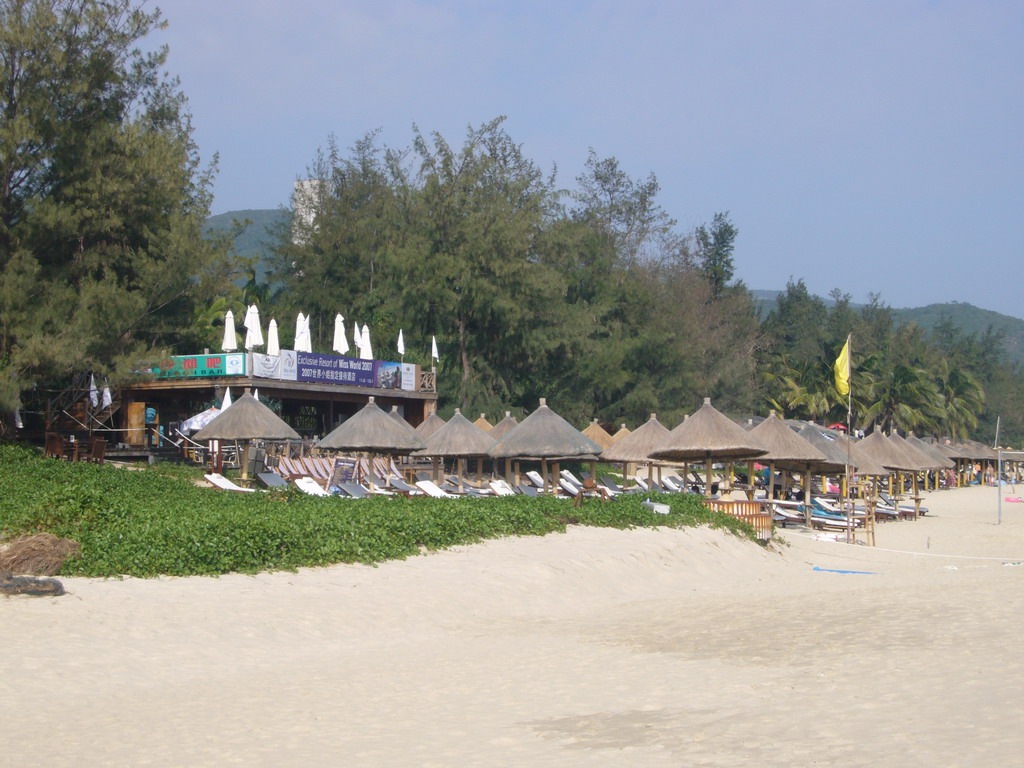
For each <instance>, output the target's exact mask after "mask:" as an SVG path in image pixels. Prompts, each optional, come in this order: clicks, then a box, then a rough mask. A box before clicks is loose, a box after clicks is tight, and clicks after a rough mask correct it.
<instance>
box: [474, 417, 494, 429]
mask: <svg viewBox="0 0 1024 768" xmlns="http://www.w3.org/2000/svg"><path fill="white" fill-rule="evenodd" d="M473 423H474V424H475V425H476V426H477V427H479V428H480V429H482V430H483V431H484V432H490V431H491V422H489V421H488V420H487V414H486V413H481V414H480V418H479V419H477V420H476V421H474V422H473Z"/></svg>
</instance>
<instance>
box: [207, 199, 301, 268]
mask: <svg viewBox="0 0 1024 768" xmlns="http://www.w3.org/2000/svg"><path fill="white" fill-rule="evenodd" d="M290 216H291V214H290V213H289V212H288V211H285V210H280V209H251V210H247V211H228V212H227V213H221V214H219V215H217V216H211V217H210V218H208V219H207V220H206V229H207V231H208V232H212V233H214V234H218V235H219V234H224V233H226V232H230V231H231V228H232V227H233V226H234V223H235V222H236V221H239V222H241V221H246V220H248V221H249V222H250V223H249V224H248V226H246V228H245V229H244V230H242V233H241V234H240V235H239V236H238V237H236V238H235V250H236V252H237V253H238V254H239V255H240V256H244V257H246V258H251V257H253V256H259V257H264V258H265V257H266V256H267V255H268V253H269V252H270V246H271V244H272V243H274V242H275V241H276V240H277V233H278V232H279V231H280V228H281V227H282V226H284V225H287V223H288V221H289V218H290Z"/></svg>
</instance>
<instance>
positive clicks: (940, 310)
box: [750, 290, 1024, 365]
mask: <svg viewBox="0 0 1024 768" xmlns="http://www.w3.org/2000/svg"><path fill="white" fill-rule="evenodd" d="M750 293H751V294H752V295H753V297H754V303H755V305H756V306H757V310H758V314H759V315H760V317H761V318H762V319H764V318H765V317H767V316H768V313H769V312H770V311H771V310H772V309H774V308H775V306H776V300H777V298H778V296H779V295H780V294H781V293H782V291H764V290H758V291H751V292H750ZM818 298H821V300H822V301H824V302H825V304H826V305H827V306H832V304H834V302H833V301H832V299H830V298H822V297H820V296H819V297H818ZM850 306H851V307H853V308H854V309H859V308H860V307H861V306H863V305H859V304H852V303H851V304H850ZM892 312H893V315H894V317H895V318H896V322H898V323H902V324H907V323H916V324H917V325H919V326H920V327H922V328H924V329H925V330H931V329H933V328H934V327H935V326H936V325H938V324H939V323H940V322H941V321H942V319H943V318H944V317H948V318H949V320H950V322H952V323H953V325H954V326H955V327H957V328H959V329H960V330H961V331H962V332H963V333H964V334H966V335H971V334H974V335H976V336H981V335H982V334H984V333H985V331H986V330H988V329H989V328H991V329H992V330H993V331H1002V332H1003V333H1005V334H1006V336H1005V348H1006V354H1007V357H1008V358H1009V360H1011V361H1012V362H1015V363H1019V364H1021V365H1024V320H1022V319H1020V318H1018V317H1011V316H1009V315H1004V314H1001V313H999V312H993V311H992V310H990V309H981V308H980V307H976V306H974V305H973V304H967V303H964V302H959V301H951V302H949V303H946V304H929V305H928V306H926V307H909V308H902V309H897V308H893V310H892Z"/></svg>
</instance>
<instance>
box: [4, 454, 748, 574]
mask: <svg viewBox="0 0 1024 768" xmlns="http://www.w3.org/2000/svg"><path fill="white" fill-rule="evenodd" d="M0 467H2V471H3V474H2V483H3V490H2V493H0V537H9V536H13V535H18V534H21V533H29V532H34V531H49V532H51V533H54V534H56V535H57V536H61V537H65V538H69V539H73V540H75V541H78V542H79V543H81V545H82V557H80V558H77V559H75V560H71V561H68V562H66V563H65V564H64V567H63V569H62V571H61V573H62V574H63V575H66V576H71V575H75V576H117V575H131V576H157V575H161V574H166V575H176V576H189V575H197V574H205V575H215V574H222V573H231V572H241V573H256V572H259V571H265V570H281V569H286V570H293V569H295V568H299V567H303V566H318V565H329V564H332V563H342V562H345V563H357V562H358V563H378V562H382V561H384V560H393V559H401V558H405V557H409V556H410V555H414V554H417V553H418V552H419V551H420V550H421V548H426V549H431V550H434V549H443V548H446V547H451V546H454V545H457V544H469V543H473V542H477V541H481V540H483V539H487V538H494V537H498V536H511V535H516V536H525V535H543V534H546V533H551V532H554V531H564V530H565V526H566V525H568V524H572V523H579V524H581V525H590V526H602V527H614V528H630V527H634V526H659V525H660V526H673V527H682V526H698V525H710V526H713V527H717V528H723V529H726V530H729V531H732V532H734V533H737V534H738V535H742V536H747V537H750V538H751V539H753V531H752V530H751V529H750V528H749V526H746V525H744V524H743V523H741V522H739V521H738V520H735V519H734V518H731V517H729V516H728V515H723V514H720V513H715V512H711V511H709V510H708V509H706V508H705V507H704V506H703V505H702V504H701V503H700V500H699V499H697V498H696V497H692V496H671V497H669V496H657V495H652V496H651V499H652V500H653V501H659V502H662V503H666V504H669V505H670V506H671V513H670V514H668V515H658V514H654V513H653V512H651V511H650V510H647V509H645V508H644V507H642V506H641V501H643V499H642V498H640V497H637V496H625V497H620V498H619V499H618V500H616V501H614V502H608V503H605V502H601V501H598V500H587V502H586V503H584V504H583V505H582V506H581V507H579V508H574V507H573V506H572V503H571V502H569V501H566V500H564V499H555V498H550V497H541V498H528V497H522V496H514V497H500V498H490V499H473V498H460V499H431V498H424V497H416V498H405V497H401V496H397V497H381V496H378V497H373V498H370V499H365V500H359V501H356V500H352V499H340V498H318V497H312V496H306V495H304V494H301V493H297V492H286V493H258V494H234V493H229V492H224V491H218V490H210V489H208V488H201V487H198V486H197V485H196V484H195V483H194V482H193V481H194V480H195V479H196V477H197V476H201V474H202V473H201V472H197V471H196V470H194V469H185V468H177V467H173V468H172V467H169V466H167V465H156V466H155V467H152V468H144V469H141V470H137V471H127V470H124V469H121V468H118V467H114V466H110V465H109V464H108V465H95V464H84V463H77V464H72V463H68V462H63V461H58V460H54V459H43V458H41V457H39V455H38V453H37V452H35V451H33V450H31V449H27V448H25V447H22V446H17V445H3V444H0Z"/></svg>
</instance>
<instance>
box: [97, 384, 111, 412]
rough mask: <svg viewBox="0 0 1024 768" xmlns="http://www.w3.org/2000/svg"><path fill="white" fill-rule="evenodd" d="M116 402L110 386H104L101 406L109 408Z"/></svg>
mask: <svg viewBox="0 0 1024 768" xmlns="http://www.w3.org/2000/svg"><path fill="white" fill-rule="evenodd" d="M113 402H114V397H113V395H111V394H110V387H104V388H103V400H102V401H101V402H100V407H101V408H103V409H107V408H109V407H110V406H111V405H112V404H113Z"/></svg>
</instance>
